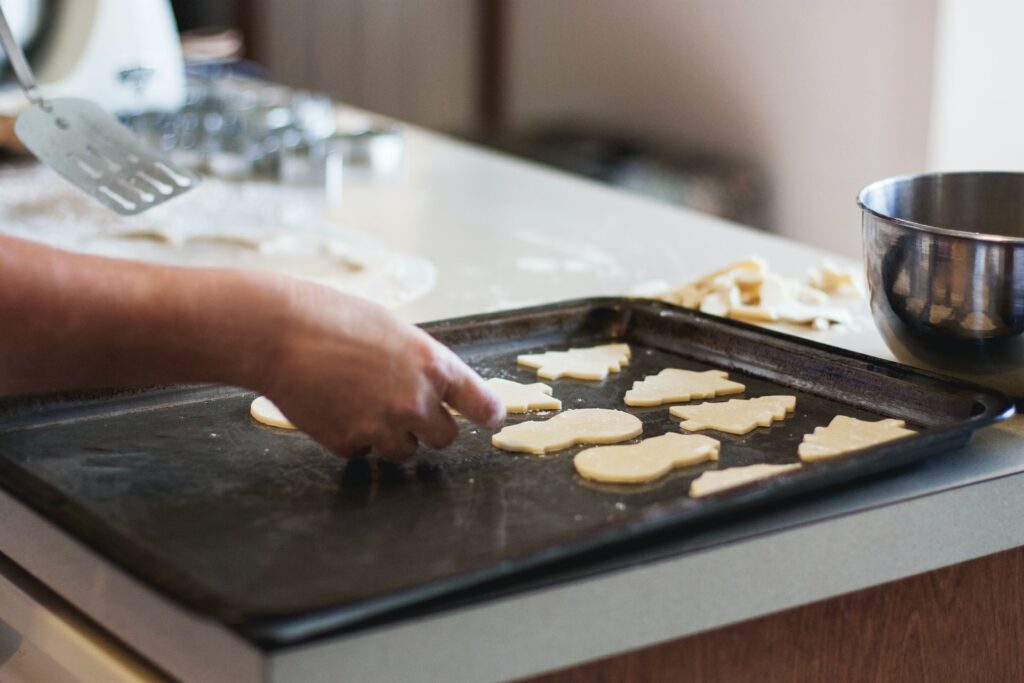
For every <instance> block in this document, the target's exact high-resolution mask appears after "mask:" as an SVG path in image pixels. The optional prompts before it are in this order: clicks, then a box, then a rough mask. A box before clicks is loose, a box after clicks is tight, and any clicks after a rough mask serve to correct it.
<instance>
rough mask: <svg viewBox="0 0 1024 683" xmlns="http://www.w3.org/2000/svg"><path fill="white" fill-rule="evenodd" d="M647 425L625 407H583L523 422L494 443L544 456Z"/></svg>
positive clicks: (619, 437)
mask: <svg viewBox="0 0 1024 683" xmlns="http://www.w3.org/2000/svg"><path fill="white" fill-rule="evenodd" d="M641 432H643V424H642V423H641V422H640V420H639V419H638V418H637V417H636V416H635V415H630V414H629V413H626V412H623V411H621V410H607V409H605V408H582V409H580V410H567V411H565V412H564V413H559V414H558V415H555V416H554V417H553V418H551V419H550V420H535V421H532V422H520V423H519V424H516V425H510V426H508V427H505V428H504V429H502V430H501V431H500V432H498V433H497V434H495V435H494V436H493V437H491V444H492V445H493V446H495V447H496V448H500V449H502V450H505V451H515V452H518V453H533V454H534V455H542V454H544V453H551V452H552V451H560V450H563V449H565V448H570V447H572V446H575V445H576V444H590V443H618V442H619V441H625V440H627V439H632V438H633V437H634V436H640V434H641Z"/></svg>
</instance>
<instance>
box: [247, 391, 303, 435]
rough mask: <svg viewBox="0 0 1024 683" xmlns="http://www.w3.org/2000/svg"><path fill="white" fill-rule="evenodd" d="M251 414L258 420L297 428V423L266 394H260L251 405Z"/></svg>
mask: <svg viewBox="0 0 1024 683" xmlns="http://www.w3.org/2000/svg"><path fill="white" fill-rule="evenodd" d="M249 414H250V415H252V418H253V419H254V420H256V421H257V422H260V423H263V424H265V425H270V426H271V427H280V428H281V429H295V425H293V424H292V423H291V421H290V420H289V419H288V418H287V417H285V416H284V413H282V412H281V410H280V409H279V408H278V407H277V406H275V405H274V403H273V402H272V401H271V400H270V399H269V398H267V397H266V396H259V397H257V398H256V399H255V400H253V402H252V403H251V404H250V405H249Z"/></svg>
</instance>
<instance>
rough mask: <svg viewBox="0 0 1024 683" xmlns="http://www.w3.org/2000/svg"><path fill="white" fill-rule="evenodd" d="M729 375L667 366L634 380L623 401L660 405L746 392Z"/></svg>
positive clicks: (631, 404)
mask: <svg viewBox="0 0 1024 683" xmlns="http://www.w3.org/2000/svg"><path fill="white" fill-rule="evenodd" d="M728 377H729V373H727V372H722V371H721V370H708V371H707V372H693V371H692V370H680V369H678V368H665V369H664V370H662V371H661V372H659V373H658V374H657V375H648V376H647V377H644V378H643V379H642V380H639V381H636V382H633V388H632V389H630V390H629V391H627V392H626V397H625V399H624V400H625V402H626V405H627V406H660V405H661V404H663V403H680V402H685V401H692V400H693V399H696V398H714V397H715V396H725V395H727V394H740V393H743V391H744V390H745V389H746V387H745V386H743V385H742V384H740V383H739V382H733V381H731V380H729V379H728Z"/></svg>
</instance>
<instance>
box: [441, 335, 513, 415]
mask: <svg viewBox="0 0 1024 683" xmlns="http://www.w3.org/2000/svg"><path fill="white" fill-rule="evenodd" d="M449 353H450V354H451V356H450V358H451V362H450V370H449V378H448V386H447V389H446V390H445V394H444V401H445V403H447V404H448V405H450V406H451V407H452V408H455V409H456V410H457V411H459V412H460V413H462V415H463V416H465V417H466V418H467V419H469V420H471V421H473V422H475V423H476V424H478V425H480V426H482V427H487V428H488V429H495V428H497V427H500V426H501V423H502V422H504V421H505V405H504V404H503V403H502V402H501V398H499V397H498V394H496V393H495V391H494V389H491V387H489V386H488V385H487V383H486V382H484V381H483V379H481V377H480V375H478V374H476V372H475V371H474V370H473V369H472V368H470V367H469V366H468V365H466V364H465V363H463V362H462V360H461V359H460V358H459V357H458V356H456V355H455V354H454V353H452V352H451V351H449Z"/></svg>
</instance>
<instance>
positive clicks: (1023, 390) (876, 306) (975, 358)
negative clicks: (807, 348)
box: [858, 172, 1024, 397]
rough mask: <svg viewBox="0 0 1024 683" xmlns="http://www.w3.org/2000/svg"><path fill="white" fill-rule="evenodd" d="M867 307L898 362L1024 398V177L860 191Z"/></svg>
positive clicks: (964, 176) (904, 183) (943, 179)
mask: <svg viewBox="0 0 1024 683" xmlns="http://www.w3.org/2000/svg"><path fill="white" fill-rule="evenodd" d="M858 204H859V205H860V207H861V210H862V212H863V236H864V255H865V259H866V263H867V279H868V286H869V289H870V292H871V313H872V315H873V316H874V319H875V324H876V325H877V327H878V329H879V331H880V332H881V334H882V337H883V338H884V339H885V342H886V344H887V345H888V346H889V348H890V349H891V350H892V352H893V354H895V356H896V357H897V358H899V359H900V360H902V361H904V362H906V363H910V364H912V365H917V366H920V367H925V368H931V369H935V370H939V371H941V372H943V373H946V374H950V375H954V376H957V377H961V378H964V379H968V380H971V381H974V382H978V383H980V384H985V385H988V386H991V387H995V388H997V389H1000V390H1002V391H1004V392H1006V393H1008V394H1010V395H1012V396H1016V397H1020V396H1024V173H1007V172H959V173H927V174H920V175H908V176H901V177H896V178H889V179H886V180H881V181H879V182H876V183H873V184H871V185H868V186H867V187H866V188H864V190H863V191H862V192H861V193H860V196H859V198H858Z"/></svg>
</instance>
